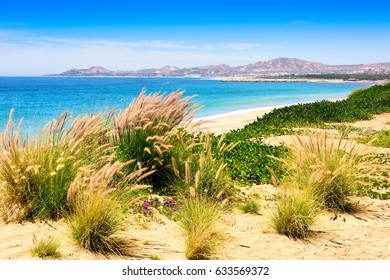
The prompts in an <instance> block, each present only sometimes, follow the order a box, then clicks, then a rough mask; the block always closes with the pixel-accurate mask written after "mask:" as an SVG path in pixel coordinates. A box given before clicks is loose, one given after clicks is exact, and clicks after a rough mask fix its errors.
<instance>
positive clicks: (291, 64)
mask: <svg viewBox="0 0 390 280" xmlns="http://www.w3.org/2000/svg"><path fill="white" fill-rule="evenodd" d="M327 73H341V74H356V73H364V74H390V62H388V63H376V64H357V65H326V64H323V63H319V62H312V61H305V60H301V59H296V58H286V57H282V58H277V59H272V60H267V61H259V62H256V63H254V64H247V65H242V66H236V67H232V66H229V65H226V64H221V65H209V66H199V67H190V68H178V67H175V66H164V67H162V68H158V69H154V68H151V69H142V70H137V71H113V70H108V69H105V68H104V67H101V66H92V67H90V68H88V69H70V70H68V71H65V72H63V73H60V74H50V75H47V76H62V77H85V76H86V77H88V76H103V77H265V76H281V75H305V74H327Z"/></svg>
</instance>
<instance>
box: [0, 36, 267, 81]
mask: <svg viewBox="0 0 390 280" xmlns="http://www.w3.org/2000/svg"><path fill="white" fill-rule="evenodd" d="M1 34H2V33H0V35H1ZM4 34H5V35H4V36H6V37H7V38H5V40H0V61H1V64H0V75H42V74H49V73H59V72H63V71H65V70H68V69H69V68H86V67H89V66H93V65H100V66H104V67H106V68H108V69H112V70H139V69H144V68H155V67H156V68H157V67H161V66H164V65H174V66H178V67H191V66H200V65H210V64H221V63H226V64H230V65H240V64H245V63H249V62H254V59H260V58H263V57H262V56H261V54H260V52H258V51H259V50H260V49H261V48H264V47H265V46H264V45H262V44H256V43H218V44H193V43H186V42H175V41H163V40H142V41H126V40H122V41H121V40H102V39H77V38H76V39H75V38H57V37H34V36H31V35H26V34H22V33H18V34H16V33H7V32H5V33H4ZM243 51H245V52H244V53H243ZM235 52H239V54H240V55H234V53H235Z"/></svg>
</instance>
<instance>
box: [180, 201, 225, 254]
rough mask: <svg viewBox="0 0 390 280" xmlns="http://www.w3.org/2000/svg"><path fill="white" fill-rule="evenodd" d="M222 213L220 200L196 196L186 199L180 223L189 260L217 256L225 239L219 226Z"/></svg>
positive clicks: (181, 211)
mask: <svg viewBox="0 0 390 280" xmlns="http://www.w3.org/2000/svg"><path fill="white" fill-rule="evenodd" d="M221 215H222V209H221V206H220V203H219V202H215V201H212V200H211V199H207V198H206V197H202V196H196V197H191V198H188V199H186V200H185V201H184V202H183V204H182V209H181V210H180V212H179V224H180V226H181V228H182V229H183V231H184V234H185V237H186V242H185V252H184V254H185V257H186V258H187V259H189V260H207V259H212V258H214V257H215V256H216V253H217V250H218V248H219V247H220V246H221V244H222V242H223V240H224V234H223V232H222V230H221V229H220V228H219V227H218V225H217V224H218V221H219V219H220V217H221Z"/></svg>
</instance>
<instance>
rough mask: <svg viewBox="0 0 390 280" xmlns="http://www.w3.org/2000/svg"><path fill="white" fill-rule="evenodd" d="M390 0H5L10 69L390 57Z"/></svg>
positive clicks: (0, 28)
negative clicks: (277, 59)
mask: <svg viewBox="0 0 390 280" xmlns="http://www.w3.org/2000/svg"><path fill="white" fill-rule="evenodd" d="M389 10H390V1H388V0H384V1H376V0H371V1H364V2H363V1H349V0H347V1H342V0H339V1H334V0H328V1H293V0H290V1H283V0H281V1H272V0H268V1H260V0H257V1H256V0H237V1H230V0H225V1H212V0H208V1H205V0H197V1H192V0H187V1H185V0H181V1H170V0H159V1H154V0H142V1H131V0H105V1H101V0H95V1H83V0H77V1H75V0H46V1H44V0H42V1H41V0H34V1H31V0H0V76H39V75H44V74H52V73H61V72H64V71H66V70H68V69H70V68H89V67H90V66H103V67H105V68H107V69H110V70H139V69H145V68H159V67H163V66H166V65H171V66H177V67H192V66H202V65H215V64H228V65H231V66H237V65H245V64H248V63H255V62H257V61H263V60H269V59H274V58H278V57H294V58H299V59H304V60H309V61H316V62H322V63H325V64H330V65H338V64H361V63H363V64H368V63H378V62H390V16H389V15H388V11H389Z"/></svg>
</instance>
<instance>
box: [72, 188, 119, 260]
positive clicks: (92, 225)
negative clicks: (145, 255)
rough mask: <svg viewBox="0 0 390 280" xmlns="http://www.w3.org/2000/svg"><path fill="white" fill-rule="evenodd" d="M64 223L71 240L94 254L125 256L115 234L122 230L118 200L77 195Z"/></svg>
mask: <svg viewBox="0 0 390 280" xmlns="http://www.w3.org/2000/svg"><path fill="white" fill-rule="evenodd" d="M75 200H76V201H75V207H74V212H73V214H72V215H71V216H70V217H69V219H68V225H69V228H70V233H71V236H72V238H73V239H74V240H75V241H76V242H77V243H78V244H79V245H80V246H81V247H83V248H85V249H87V250H90V251H92V252H95V253H103V254H115V255H125V254H126V253H127V252H126V248H127V246H126V242H125V241H124V240H121V239H119V238H118V237H117V236H116V234H117V233H119V232H120V231H121V230H123V228H124V226H125V219H124V212H123V209H122V207H121V204H120V200H119V199H118V198H117V196H115V195H114V194H104V193H102V192H94V193H89V194H78V195H77V196H76V198H75Z"/></svg>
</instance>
